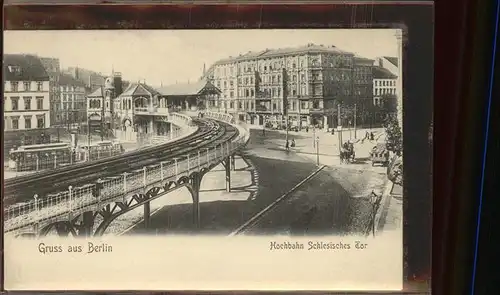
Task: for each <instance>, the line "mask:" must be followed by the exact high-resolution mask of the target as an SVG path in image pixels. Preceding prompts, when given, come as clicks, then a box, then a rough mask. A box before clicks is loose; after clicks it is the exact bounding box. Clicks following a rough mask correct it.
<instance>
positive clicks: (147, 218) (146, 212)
mask: <svg viewBox="0 0 500 295" xmlns="http://www.w3.org/2000/svg"><path fill="white" fill-rule="evenodd" d="M146 199H149V196H147V195H146ZM150 221H151V201H147V202H146V203H144V228H149V225H150Z"/></svg>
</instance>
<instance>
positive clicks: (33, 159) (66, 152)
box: [9, 143, 72, 171]
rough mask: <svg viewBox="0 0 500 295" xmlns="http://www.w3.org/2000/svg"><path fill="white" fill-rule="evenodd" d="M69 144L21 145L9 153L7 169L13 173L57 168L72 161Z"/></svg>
mask: <svg viewBox="0 0 500 295" xmlns="http://www.w3.org/2000/svg"><path fill="white" fill-rule="evenodd" d="M71 153H72V149H71V145H70V144H69V143H47V144H33V145H22V146H20V147H18V148H17V149H11V150H10V152H9V168H10V169H13V170H15V171H38V170H41V169H51V168H57V166H58V165H59V164H66V163H70V162H71V161H72V159H71Z"/></svg>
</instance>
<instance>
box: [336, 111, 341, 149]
mask: <svg viewBox="0 0 500 295" xmlns="http://www.w3.org/2000/svg"><path fill="white" fill-rule="evenodd" d="M337 121H338V123H337V125H338V130H337V134H338V135H339V155H340V153H341V152H342V119H341V118H340V103H339V104H338V116H337Z"/></svg>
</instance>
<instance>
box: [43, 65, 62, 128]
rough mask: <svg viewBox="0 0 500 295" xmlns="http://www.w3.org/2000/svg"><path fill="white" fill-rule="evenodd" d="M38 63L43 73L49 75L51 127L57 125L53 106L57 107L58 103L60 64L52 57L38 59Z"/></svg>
mask: <svg viewBox="0 0 500 295" xmlns="http://www.w3.org/2000/svg"><path fill="white" fill-rule="evenodd" d="M40 61H41V62H42V64H43V67H44V68H45V71H46V72H47V74H48V75H49V79H50V93H49V96H50V107H51V112H50V122H51V125H54V124H57V118H56V112H55V109H54V106H56V105H57V102H58V101H59V97H60V93H59V75H60V74H61V64H60V62H59V59H58V58H53V57H40Z"/></svg>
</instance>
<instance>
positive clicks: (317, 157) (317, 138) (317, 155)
mask: <svg viewBox="0 0 500 295" xmlns="http://www.w3.org/2000/svg"><path fill="white" fill-rule="evenodd" d="M315 142H316V165H318V166H319V136H318V137H316V138H315Z"/></svg>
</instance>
